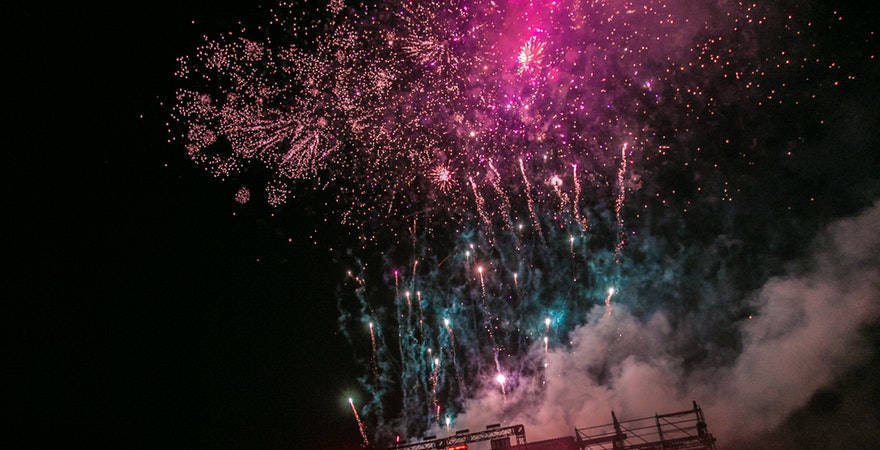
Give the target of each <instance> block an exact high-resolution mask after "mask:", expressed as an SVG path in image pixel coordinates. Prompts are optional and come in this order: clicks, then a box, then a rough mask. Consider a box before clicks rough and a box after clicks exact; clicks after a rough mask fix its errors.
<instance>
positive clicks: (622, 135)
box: [173, 0, 876, 445]
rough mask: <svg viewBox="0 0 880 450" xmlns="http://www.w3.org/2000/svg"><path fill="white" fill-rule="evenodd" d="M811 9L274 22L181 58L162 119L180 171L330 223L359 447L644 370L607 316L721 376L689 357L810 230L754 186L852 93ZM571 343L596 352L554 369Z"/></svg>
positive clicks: (299, 14)
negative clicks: (353, 362) (171, 124)
mask: <svg viewBox="0 0 880 450" xmlns="http://www.w3.org/2000/svg"><path fill="white" fill-rule="evenodd" d="M809 14H811V13H809V12H808V11H804V10H801V9H800V8H799V7H796V6H792V5H789V4H788V3H786V2H781V1H779V2H775V1H774V2H771V3H768V4H758V3H753V2H746V3H742V2H726V1H722V2H711V3H706V4H704V3H699V4H696V5H695V4H694V2H691V1H685V0H671V1H659V0H634V1H602V2H600V1H591V2H584V1H575V0H561V1H552V2H524V1H514V0H500V1H499V0H495V1H486V2H464V1H460V0H430V1H415V0H395V1H387V2H386V1H380V2H376V3H375V4H359V5H354V4H351V2H340V1H336V0H335V1H333V2H331V4H330V5H328V8H327V9H326V10H323V11H313V10H310V11H306V9H305V8H304V7H303V6H301V5H299V6H298V5H297V2H290V3H282V4H280V5H279V6H278V7H277V8H274V9H272V10H271V17H270V19H269V20H268V22H267V23H269V24H270V25H267V26H264V27H260V28H259V30H260V31H259V32H255V33H250V34H247V35H246V36H242V37H234V36H233V35H232V34H226V35H223V36H222V37H220V38H217V39H214V40H209V39H207V38H206V42H205V43H204V44H203V45H202V46H200V47H199V48H198V49H197V50H196V51H195V53H194V54H193V55H189V56H186V57H182V58H180V69H179V70H178V72H177V75H178V76H179V77H180V79H181V80H182V83H184V87H182V88H181V89H180V90H179V91H178V92H177V95H176V98H175V100H176V101H175V104H174V111H173V118H174V119H175V120H176V121H175V123H176V124H180V125H182V130H180V131H179V132H177V135H178V137H179V139H180V140H181V141H183V143H184V145H185V149H186V151H187V152H188V154H189V156H190V157H191V158H192V160H193V161H194V162H195V163H196V164H199V165H201V166H204V167H205V168H206V170H208V171H209V172H210V173H212V174H214V175H215V176H217V177H218V178H222V179H224V180H229V181H230V182H233V183H239V184H247V185H249V187H248V188H246V189H245V188H241V189H245V190H244V191H242V190H241V189H239V190H238V192H249V195H248V199H249V202H250V203H252V202H253V201H254V200H256V199H257V198H259V197H263V198H264V200H265V201H266V202H267V203H269V204H271V205H275V206H277V207H280V206H281V205H283V204H284V203H285V202H288V201H292V200H293V199H299V198H308V195H309V192H312V191H315V192H319V193H320V194H321V195H329V196H330V197H331V198H332V202H326V204H328V205H329V204H335V205H337V206H336V207H335V208H330V210H329V211H327V212H326V214H327V218H328V222H332V220H329V219H330V218H336V219H338V220H337V222H338V224H339V225H341V226H343V227H344V228H345V229H346V230H348V231H347V232H346V233H340V235H341V236H342V237H341V238H340V240H342V241H343V242H341V243H340V244H339V246H338V247H341V248H345V250H346V251H340V252H339V253H340V254H339V255H335V256H336V257H338V258H339V260H341V261H344V262H345V263H347V262H349V261H351V262H352V264H356V265H358V266H359V268H360V269H361V271H362V273H360V274H359V275H358V276H357V277H352V278H353V279H355V280H356V282H355V283H353V284H351V285H350V286H348V287H346V289H343V290H341V291H342V293H341V294H340V299H338V305H339V310H340V319H339V325H340V327H341V328H342V329H343V332H344V334H345V336H346V337H348V338H349V340H350V341H351V342H352V346H353V347H355V349H356V353H357V355H358V358H359V361H360V362H361V363H363V364H364V370H365V373H369V372H372V373H373V377H372V378H373V379H372V380H370V377H369V376H367V377H364V380H365V381H362V385H363V386H362V387H363V388H364V389H366V390H368V391H369V392H370V394H371V397H370V398H371V400H370V402H369V403H368V404H367V405H366V407H365V409H364V411H366V412H365V414H364V422H366V423H363V422H360V418H358V420H359V426H360V427H361V433H362V434H363V435H364V443H365V444H366V443H367V442H368V441H367V434H366V428H365V426H366V425H369V427H368V428H369V429H370V430H371V431H372V434H373V439H372V441H373V442H374V443H378V444H377V445H381V444H387V443H390V442H392V438H393V436H398V435H404V436H420V435H424V434H425V433H426V432H427V431H429V430H431V429H432V428H434V427H436V426H438V424H440V425H442V421H443V418H442V417H441V415H440V413H441V405H442V412H443V414H444V416H443V417H445V418H446V419H447V420H452V419H454V420H456V421H458V418H459V417H463V416H466V415H467V414H468V413H469V412H472V411H475V409H474V407H473V405H474V404H475V403H474V402H477V401H479V400H483V401H487V400H486V399H492V398H494V397H493V395H494V394H493V393H497V392H498V391H499V388H500V391H501V395H502V397H503V398H502V401H501V403H502V404H504V409H503V411H504V413H505V414H508V413H509V414H510V415H511V416H512V415H514V414H516V412H517V411H529V410H530V406H531V405H532V404H533V403H535V402H538V401H539V400H540V399H542V398H544V397H543V396H549V395H551V394H552V392H550V391H549V390H550V389H552V388H553V386H552V383H551V382H550V381H551V380H552V379H553V378H551V377H549V376H547V371H548V370H562V369H561V368H565V367H577V369H578V370H579V371H578V373H579V374H587V375H583V376H585V377H586V378H587V379H586V380H584V382H583V383H581V384H582V385H584V386H587V385H591V383H594V384H598V385H599V386H600V387H608V388H609V389H610V388H611V387H613V386H622V385H623V383H622V382H620V380H615V379H614V374H615V372H613V369H614V368H615V367H617V365H619V364H623V362H626V361H633V360H639V358H645V357H644V353H643V352H639V351H638V349H636V348H634V346H629V347H627V346H626V345H624V343H626V342H628V341H627V339H628V335H626V334H625V333H624V332H619V333H617V334H616V335H612V334H611V333H609V334H608V335H607V337H606V335H605V334H602V332H603V331H604V330H606V328H608V329H611V328H614V327H612V326H610V325H607V324H608V323H610V322H612V321H614V320H623V319H618V316H620V317H626V311H635V313H633V314H636V316H637V319H638V320H644V321H646V322H647V321H649V319H650V317H652V315H653V314H659V313H662V314H665V316H668V317H670V319H668V320H670V321H672V322H675V323H674V324H673V325H682V326H681V327H679V328H680V329H682V330H689V331H688V332H690V333H693V336H690V338H689V339H688V338H684V337H682V338H681V339H679V340H670V343H669V345H670V347H669V348H667V349H663V351H662V352H661V353H663V354H668V355H671V356H679V357H680V358H679V360H686V361H689V363H688V364H690V366H689V367H688V369H687V370H684V369H683V370H682V372H687V371H688V370H692V371H693V372H694V373H698V372H699V371H700V370H701V369H705V366H708V365H712V364H722V363H724V364H726V363H729V361H723V362H718V361H715V360H712V359H711V358H710V357H709V356H708V355H710V354H712V353H713V352H712V351H710V349H716V348H724V349H726V350H728V351H729V352H730V353H731V354H735V352H736V350H737V349H738V348H740V347H738V346H737V344H736V342H735V341H736V339H737V338H736V337H735V336H731V334H730V332H729V331H728V332H727V333H726V334H725V332H720V331H717V330H733V329H736V327H737V323H738V322H737V321H738V320H739V319H740V318H741V317H745V315H744V314H747V313H748V311H749V310H750V308H751V306H750V304H749V302H748V301H747V300H745V299H747V298H749V295H748V294H749V293H750V292H752V291H754V290H755V289H757V288H759V287H760V286H761V284H762V283H764V282H765V281H767V280H768V279H770V277H771V276H773V274H774V273H775V272H774V270H776V273H778V269H771V268H769V262H776V263H779V262H780V261H779V259H780V257H779V256H778V255H792V256H796V255H798V252H799V251H802V250H800V249H801V247H802V242H803V239H804V238H806V237H809V236H810V235H811V234H810V233H812V232H813V231H814V230H815V229H816V228H818V224H819V223H821V222H822V221H823V220H827V217H824V216H822V215H821V214H820V213H819V212H813V211H814V209H811V208H812V204H813V202H812V200H810V199H812V198H814V196H813V194H809V195H806V194H804V192H802V190H800V189H791V188H786V187H785V186H783V185H782V184H780V183H781V182H779V181H777V180H780V179H783V178H785V177H789V178H793V177H794V178H796V177H797V176H793V175H791V174H792V173H796V172H797V171H798V170H801V171H807V170H806V169H803V168H804V167H813V166H815V161H813V160H812V159H811V158H810V156H811V154H810V153H809V151H810V149H812V148H813V147H811V145H813V146H815V145H817V144H816V141H818V140H819V139H820V138H822V136H824V134H823V133H826V131H824V130H825V129H826V128H823V127H824V126H825V125H824V124H825V120H826V119H825V115H823V114H821V113H820V112H817V111H818V110H817V108H818V106H817V105H819V100H820V99H822V98H828V97H831V98H833V95H832V94H826V91H828V90H830V89H832V88H830V87H829V86H835V87H836V86H839V85H840V84H841V83H843V84H845V83H848V82H852V80H856V79H858V77H857V76H856V74H854V73H851V72H848V71H847V70H848V69H845V68H842V66H841V64H838V63H837V62H836V61H834V62H833V64H832V63H829V62H828V61H827V59H828V58H827V57H829V55H828V54H817V53H815V52H818V51H819V50H818V48H819V47H817V46H815V45H812V43H811V42H809V41H808V39H810V38H811V36H816V35H818V34H819V33H820V31H821V30H818V25H814V24H815V23H818V21H817V20H818V19H815V18H814V17H812V16H809ZM837 22H839V20H837V18H835V20H833V21H830V22H828V23H830V25H828V26H827V29H828V30H829V31H827V32H828V33H832V31H831V30H834V31H837V30H838V28H834V27H838V25H836V23H837ZM821 32H825V31H821ZM853 33H855V32H854V31H853ZM254 35H258V36H259V37H254ZM870 36H872V37H870V39H872V41H871V42H873V40H876V38H875V37H873V36H874V35H870ZM836 49H837V47H835V50H834V52H836ZM834 52H830V53H831V55H833V54H834ZM865 54H872V55H873V53H865ZM859 55H861V54H859ZM828 103H832V102H830V101H829V102H828ZM779 117H786V118H787V120H786V121H784V122H785V123H781V122H780V121H779V120H778V119H777V118H779ZM634 149H637V151H638V153H637V155H635V154H634V153H633V150H634ZM802 154H803V155H802ZM801 155H802V156H801ZM636 156H637V157H636ZM820 156H821V155H820ZM841 173H847V178H852V179H853V181H854V183H853V185H860V186H870V185H873V184H872V183H873V180H874V178H872V177H876V175H875V174H867V173H864V174H861V175H860V176H857V175H858V174H857V173H856V172H853V171H848V172H841ZM852 173H856V174H855V175H851V174H852ZM568 174H570V176H571V180H570V182H569V175H568ZM837 175H839V174H837ZM798 176H801V178H809V177H810V176H812V175H811V174H801V175H798ZM859 177H861V178H859ZM832 178H833V177H832ZM840 178H841V177H839V176H838V177H837V178H833V179H840ZM855 181H859V182H861V184H859V183H856V182H855ZM821 184H822V183H819V182H816V183H813V184H810V186H809V187H810V189H814V188H815V186H817V185H821ZM258 187H260V188H258ZM767 192H772V193H773V196H767V195H766V193H767ZM768 197H772V198H768ZM835 198H836V197H834V196H832V195H831V194H828V196H827V197H826V200H827V201H828V202H833V201H834V199H835ZM829 204H830V203H829ZM753 208H757V209H754V210H753ZM826 209H828V210H831V209H833V208H831V207H827V208H826ZM792 211H795V212H798V214H800V215H799V216H797V218H793V217H792V216H791V214H793V212H792ZM524 224H525V225H524ZM786 226H787V227H790V228H794V229H795V230H794V231H800V233H795V232H792V230H791V229H786V228H783V227H786ZM351 230H354V231H351ZM349 234H350V235H351V240H352V241H356V242H348V238H349ZM349 244H350V245H349ZM334 247H337V246H334ZM361 258H364V259H368V260H369V264H366V263H361ZM758 260H760V261H765V262H768V263H767V264H762V265H760V266H757V265H755V264H750V263H749V262H750V261H758ZM476 265H479V267H474V266H476ZM780 265H781V264H780ZM401 267H406V268H407V269H406V270H398V269H394V268H401ZM410 267H411V272H410V271H409V268H410ZM484 268H491V274H492V275H491V276H485V277H484V273H483V271H484V270H483V269H484ZM475 269H476V270H477V272H478V273H479V277H480V280H479V282H480V285H479V286H476V283H475V280H474V270H475ZM367 280H369V281H371V285H373V284H375V285H376V286H375V287H373V288H372V289H371V290H369V291H368V290H367V289H366V285H365V282H366V281H367ZM375 280H380V281H379V282H378V283H372V281H375ZM392 283H393V286H392V285H391V284H392ZM608 286H615V288H616V290H609V289H608V288H607V287H608ZM413 293H415V294H413ZM413 296H415V299H413V298H412V297H413ZM612 296H614V300H615V302H614V305H613V308H612V304H611V298H612ZM603 299H604V301H603ZM414 300H415V301H416V305H413V303H412V302H413V301H414ZM612 309H613V310H614V314H611V312H612ZM596 310H598V311H599V314H598V316H599V317H602V318H604V320H606V321H607V322H601V321H598V320H599V319H596V318H595V317H596V314H595V311H596ZM603 310H604V311H605V312H606V313H605V314H602V311H603ZM710 311H724V312H723V313H712V312H710ZM551 318H552V323H553V330H552V331H553V333H550V331H551V329H550V324H551ZM450 319H451V320H452V321H453V323H454V324H455V333H453V328H452V326H451V325H450V322H449V320H450ZM368 322H369V323H371V324H372V323H373V322H375V324H376V332H377V333H378V335H374V334H373V327H372V326H371V328H370V332H371V346H372V348H369V349H367V348H366V344H365V343H364V339H363V337H359V333H362V330H363V325H364V323H368ZM635 328H636V327H631V329H635ZM670 328H671V329H675V328H676V326H670ZM358 330H361V331H358ZM389 330H390V331H389ZM590 333H595V334H596V335H598V336H602V337H603V339H604V340H602V339H599V338H596V340H598V341H601V343H600V344H597V345H596V346H595V347H596V348H600V347H601V348H603V349H606V350H607V351H606V352H604V353H602V354H599V353H596V352H595V351H591V350H585V349H584V348H578V349H577V350H578V351H575V350H576V349H575V346H576V345H577V344H576V340H575V339H573V337H576V336H583V335H590ZM682 333H685V331H682ZM683 342H686V343H687V344H685V343H683ZM432 349H433V350H432ZM368 352H369V353H368ZM429 356H430V357H429ZM443 358H447V361H451V362H450V363H443V364H441V362H442V359H443ZM585 358H586V359H589V358H594V359H595V360H589V363H587V362H583V361H586V359H585ZM627 358H630V359H627ZM578 362H582V364H581V365H580V366H579V365H578V364H577V363H578ZM547 367H550V368H551V369H547ZM502 368H503V369H504V370H502ZM380 370H381V375H382V377H381V379H380V377H379V374H380ZM579 376H580V375H579ZM534 380H542V381H541V382H540V383H536V382H534ZM545 381H546V383H545ZM615 382H616V383H617V384H615ZM534 386H545V388H546V389H547V391H531V390H530V389H532V388H533V387H534ZM542 389H544V388H542ZM567 397H572V398H586V397H588V396H587V395H581V394H573V395H570V396H567ZM593 397H596V398H598V397H601V396H597V395H593V396H592V397H591V398H593ZM687 400H690V399H687ZM352 408H353V410H354V406H353V404H352ZM486 410H487V411H488V410H489V409H488V408H487V409H486ZM383 411H388V412H390V411H395V412H396V413H395V414H396V417H388V418H386V417H384V413H383ZM426 412H427V414H426ZM355 414H356V415H357V411H355ZM389 415H390V414H389ZM570 418H571V417H569V416H566V419H567V420H568V419H570ZM447 423H448V422H447ZM477 425H479V424H477ZM569 425H572V426H574V425H578V424H569ZM549 437H552V436H549Z"/></svg>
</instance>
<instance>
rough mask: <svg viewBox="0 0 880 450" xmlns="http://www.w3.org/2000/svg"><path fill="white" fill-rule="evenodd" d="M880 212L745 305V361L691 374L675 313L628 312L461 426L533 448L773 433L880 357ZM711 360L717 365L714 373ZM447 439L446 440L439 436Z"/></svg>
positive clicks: (834, 235)
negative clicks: (629, 422) (490, 427)
mask: <svg viewBox="0 0 880 450" xmlns="http://www.w3.org/2000/svg"><path fill="white" fill-rule="evenodd" d="M878 230H880V204H875V205H874V206H873V207H872V208H870V209H868V210H866V211H864V212H862V213H861V214H859V215H858V216H855V217H852V218H846V219H842V220H838V221H836V222H834V223H832V224H831V225H830V226H828V227H827V228H826V229H825V230H824V231H823V232H822V233H820V235H819V236H818V237H817V238H816V239H815V240H814V241H813V242H812V244H811V251H810V252H809V254H810V256H809V257H808V258H806V259H804V260H802V261H798V262H796V263H794V264H790V265H789V266H788V267H786V268H784V269H785V270H784V275H782V276H777V277H774V278H772V279H770V280H768V281H767V282H766V283H765V284H764V285H763V286H762V287H761V288H760V289H758V290H757V291H756V292H754V293H753V294H752V295H751V296H750V298H747V299H743V302H745V303H748V304H749V305H751V307H752V310H753V311H754V313H753V315H752V316H750V317H749V318H748V319H746V320H743V321H741V322H738V323H730V327H734V328H735V329H736V331H737V335H738V336H739V338H740V346H739V350H738V354H736V355H734V356H732V357H726V358H717V359H715V360H713V359H712V358H706V361H709V362H708V363H703V364H701V365H700V366H699V367H688V365H687V364H685V361H684V358H683V357H682V356H680V355H678V354H677V351H676V348H680V345H679V344H680V343H681V342H682V340H683V339H699V338H700V337H699V336H695V335H693V333H690V332H688V331H683V330H676V329H675V328H674V327H673V326H672V321H670V320H669V318H668V317H667V315H666V314H665V313H664V312H657V313H655V314H653V315H651V316H650V317H648V318H647V319H638V318H636V317H635V316H634V315H633V314H630V313H629V312H627V311H626V310H625V308H623V307H616V308H615V309H614V311H613V313H612V314H610V315H609V314H606V311H605V308H604V307H597V308H596V309H595V310H593V312H592V313H591V317H590V318H589V320H588V322H587V324H586V325H584V326H582V327H579V328H578V329H576V330H574V332H573V333H572V334H571V335H570V345H569V346H568V347H567V348H565V349H552V348H551V349H549V351H548V352H547V353H546V354H545V353H544V352H545V349H544V347H543V346H537V347H536V348H535V349H534V357H535V360H537V361H543V363H545V364H546V370H545V372H544V375H543V378H542V379H529V380H525V379H523V380H518V383H516V387H515V388H513V389H508V390H507V392H502V390H501V389H492V390H488V391H487V392H485V393H484V394H483V395H482V396H480V397H479V398H478V399H476V400H474V401H472V402H471V403H470V404H469V405H468V407H467V409H466V410H467V414H465V415H463V416H461V417H459V418H458V420H457V423H456V428H459V429H460V428H465V427H471V428H473V429H481V427H482V426H484V425H487V424H490V423H495V422H498V421H499V420H501V421H503V422H504V423H506V424H518V423H522V424H524V425H526V430H527V434H528V438H529V441H534V440H541V439H550V438H554V437H560V436H566V435H573V433H574V428H582V427H588V426H593V425H600V424H604V423H609V422H610V421H611V417H610V411H612V410H613V411H615V413H616V414H617V416H618V417H619V418H621V419H624V420H625V419H627V418H638V417H645V416H650V415H653V414H654V413H664V412H671V411H678V410H681V409H688V408H690V407H691V401H692V400H695V401H697V402H698V403H699V404H700V406H701V407H702V408H703V411H704V413H705V415H706V418H707V422H708V424H709V431H710V432H711V433H713V434H714V435H715V436H716V437H717V438H718V447H719V448H720V449H730V448H740V447H739V446H740V445H745V444H744V442H743V441H744V439H745V438H744V437H745V436H755V435H760V434H761V433H767V432H772V431H773V430H774V429H775V428H776V427H779V426H780V425H781V424H782V423H783V422H784V421H785V420H786V419H787V418H788V417H789V416H790V415H791V414H792V413H793V412H795V411H797V410H798V409H800V408H803V407H804V406H805V405H807V403H808V402H809V401H810V399H811V397H812V396H813V395H814V394H816V393H817V391H819V390H821V389H822V388H823V387H826V386H828V385H829V384H831V383H833V382H834V381H835V380H837V379H839V378H840V377H842V376H843V375H844V374H845V373H846V372H847V371H848V370H850V369H851V368H853V367H854V366H856V365H858V364H859V363H861V362H863V361H865V360H866V359H867V358H870V357H872V356H873V352H876V351H877V349H876V348H873V347H872V344H871V342H869V341H868V339H866V337H865V336H864V333H863V332H864V331H865V329H866V328H867V327H870V326H877V324H878V322H880V232H878ZM712 361H718V362H716V363H712ZM437 432H438V433H437V434H438V436H442V435H443V433H444V432H447V430H437Z"/></svg>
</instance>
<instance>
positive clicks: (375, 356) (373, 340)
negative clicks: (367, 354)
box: [370, 322, 379, 386]
mask: <svg viewBox="0 0 880 450" xmlns="http://www.w3.org/2000/svg"><path fill="white" fill-rule="evenodd" d="M370 343H371V344H372V348H373V355H372V366H373V380H375V383H376V385H377V386H378V385H379V358H378V352H377V349H376V333H375V332H374V331H373V322H370Z"/></svg>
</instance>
